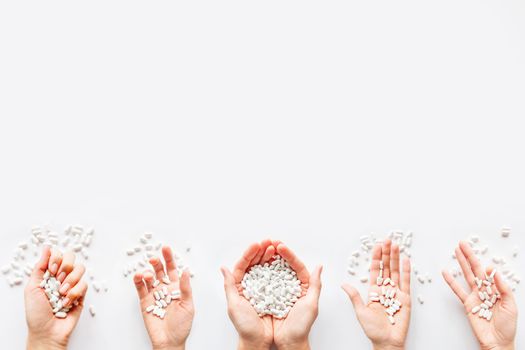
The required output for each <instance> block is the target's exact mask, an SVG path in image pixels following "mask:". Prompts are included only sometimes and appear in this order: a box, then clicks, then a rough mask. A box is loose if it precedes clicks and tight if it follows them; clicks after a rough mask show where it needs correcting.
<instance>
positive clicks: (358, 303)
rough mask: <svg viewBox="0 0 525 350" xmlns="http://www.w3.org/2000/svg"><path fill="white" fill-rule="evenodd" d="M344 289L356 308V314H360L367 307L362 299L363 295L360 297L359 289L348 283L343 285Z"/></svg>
mask: <svg viewBox="0 0 525 350" xmlns="http://www.w3.org/2000/svg"><path fill="white" fill-rule="evenodd" d="M342 288H343V290H344V291H345V292H346V294H347V295H348V297H349V298H350V301H351V302H352V305H353V306H354V310H355V312H356V314H358V313H360V312H361V310H362V309H363V308H364V307H365V304H364V303H363V299H361V295H359V292H358V291H357V289H355V288H354V287H353V286H351V285H349V284H348V283H345V284H343V286H342Z"/></svg>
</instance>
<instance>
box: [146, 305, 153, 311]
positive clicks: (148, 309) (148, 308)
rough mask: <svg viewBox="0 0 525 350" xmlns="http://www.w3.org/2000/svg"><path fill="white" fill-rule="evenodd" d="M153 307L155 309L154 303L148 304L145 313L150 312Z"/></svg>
mask: <svg viewBox="0 0 525 350" xmlns="http://www.w3.org/2000/svg"><path fill="white" fill-rule="evenodd" d="M153 309H155V305H150V306H148V307H147V308H146V312H147V313H150V312H152V311H153Z"/></svg>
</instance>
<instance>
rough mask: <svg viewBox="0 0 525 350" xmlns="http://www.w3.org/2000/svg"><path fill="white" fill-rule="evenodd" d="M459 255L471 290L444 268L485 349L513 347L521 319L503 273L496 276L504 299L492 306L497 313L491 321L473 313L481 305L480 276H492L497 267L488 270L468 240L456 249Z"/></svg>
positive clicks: (447, 279)
mask: <svg viewBox="0 0 525 350" xmlns="http://www.w3.org/2000/svg"><path fill="white" fill-rule="evenodd" d="M455 254H456V258H457V260H458V263H459V265H460V267H461V270H462V271H463V275H464V276H465V280H466V281H467V284H468V286H469V288H470V291H469V292H467V291H465V290H464V289H463V287H462V286H461V285H460V284H459V283H458V282H457V281H456V280H455V279H454V278H453V277H452V276H451V275H450V273H448V271H443V277H444V278H445V281H446V282H447V283H448V285H449V286H450V288H451V289H452V290H453V291H454V293H455V294H456V295H457V296H458V298H459V300H460V301H461V302H462V303H463V306H464V307H465V312H466V314H467V317H468V320H469V322H470V325H471V327H472V330H473V331H474V335H475V336H476V338H477V339H478V341H479V343H480V346H481V348H482V349H498V348H510V347H512V346H513V344H514V338H515V336H516V324H517V318H518V311H517V310H518V309H517V306H516V302H515V300H514V296H513V294H512V291H511V290H510V288H509V287H508V286H507V285H506V284H505V283H504V282H503V280H502V279H501V275H500V273H499V272H496V273H495V275H494V282H495V284H496V286H495V287H496V291H495V292H499V293H500V296H501V299H500V300H498V301H497V302H496V304H495V305H494V306H493V307H492V308H491V311H492V312H493V316H492V318H491V320H490V321H487V320H486V319H484V318H481V317H479V315H478V314H473V313H472V309H473V308H474V307H475V306H478V305H480V304H481V301H480V299H479V296H478V292H479V289H478V287H477V284H476V277H478V278H480V279H485V275H490V274H491V273H492V270H493V268H488V269H486V270H485V269H484V268H483V267H482V265H481V262H480V261H479V259H478V258H477V257H476V255H475V254H474V252H473V251H472V249H471V247H470V245H469V244H468V243H466V242H460V244H459V247H457V248H456V250H455Z"/></svg>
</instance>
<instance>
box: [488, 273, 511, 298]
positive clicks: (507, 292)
mask: <svg viewBox="0 0 525 350" xmlns="http://www.w3.org/2000/svg"><path fill="white" fill-rule="evenodd" d="M491 272H492V271H491ZM494 283H495V284H496V288H497V289H498V291H499V292H500V294H501V302H503V303H507V302H509V301H512V302H514V295H513V293H512V290H511V289H510V287H509V285H508V284H507V283H505V281H503V279H502V278H501V274H500V272H499V271H496V273H495V274H494Z"/></svg>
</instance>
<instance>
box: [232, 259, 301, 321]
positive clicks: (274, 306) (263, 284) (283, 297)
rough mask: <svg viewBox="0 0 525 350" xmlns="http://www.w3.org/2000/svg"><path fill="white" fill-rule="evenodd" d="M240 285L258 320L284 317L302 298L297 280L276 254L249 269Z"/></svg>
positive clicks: (299, 282)
mask: <svg viewBox="0 0 525 350" xmlns="http://www.w3.org/2000/svg"><path fill="white" fill-rule="evenodd" d="M241 286H242V288H243V295H244V297H245V298H246V299H247V300H249V301H250V304H251V305H252V306H253V307H254V308H255V311H256V312H257V314H258V315H259V316H261V317H262V316H265V315H272V316H273V317H275V318H285V317H286V315H288V312H290V309H291V308H292V307H293V306H294V304H295V303H296V302H297V300H299V298H300V297H301V296H302V289H301V281H299V280H298V279H297V274H296V273H295V271H294V270H292V269H291V268H290V265H289V264H288V262H286V261H285V260H284V259H283V258H281V256H279V255H275V256H273V257H272V260H270V262H267V263H264V264H263V265H254V266H252V267H251V268H250V270H249V271H248V272H247V273H246V274H245V275H244V277H243V279H242V282H241Z"/></svg>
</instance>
